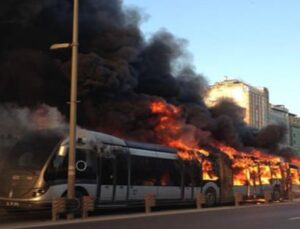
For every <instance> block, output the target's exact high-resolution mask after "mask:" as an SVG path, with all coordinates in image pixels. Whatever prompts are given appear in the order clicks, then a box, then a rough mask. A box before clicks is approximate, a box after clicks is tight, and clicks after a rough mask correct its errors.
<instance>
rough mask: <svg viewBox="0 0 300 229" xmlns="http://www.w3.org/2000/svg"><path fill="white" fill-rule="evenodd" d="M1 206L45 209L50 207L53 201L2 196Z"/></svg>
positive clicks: (5, 207) (21, 208) (20, 208)
mask: <svg viewBox="0 0 300 229" xmlns="http://www.w3.org/2000/svg"><path fill="white" fill-rule="evenodd" d="M0 208H4V209H12V210H13V209H15V210H17V209H19V210H43V209H45V210H46V209H50V208H51V203H49V202H40V201H32V200H19V199H13V200H12V199H2V198H0Z"/></svg>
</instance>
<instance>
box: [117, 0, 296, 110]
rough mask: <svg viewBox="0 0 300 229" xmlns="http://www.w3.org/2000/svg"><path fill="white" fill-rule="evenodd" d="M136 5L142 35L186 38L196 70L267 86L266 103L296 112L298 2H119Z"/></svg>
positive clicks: (212, 78) (211, 80) (216, 78)
mask: <svg viewBox="0 0 300 229" xmlns="http://www.w3.org/2000/svg"><path fill="white" fill-rule="evenodd" d="M123 2H124V5H125V6H136V7H138V8H140V9H141V11H142V12H143V14H144V15H146V17H145V20H144V21H143V22H142V24H141V28H142V31H143V32H144V33H145V35H146V36H151V34H153V33H155V32H156V31H158V30H160V29H162V28H164V29H166V30H168V31H169V32H171V33H173V34H174V35H175V36H176V37H179V38H184V39H186V40H187V41H188V46H187V48H188V50H189V52H190V53H191V54H192V56H193V63H194V65H195V67H196V69H197V72H198V73H202V74H203V75H204V76H205V77H206V79H207V80H208V82H209V83H210V84H213V83H215V82H216V81H220V80H223V79H224V76H229V78H236V79H240V80H243V81H245V82H246V83H249V84H251V85H253V86H264V87H267V88H268V89H269V92H270V102H271V103H273V104H284V105H285V106H286V107H287V108H288V109H289V110H290V112H292V113H296V114H298V115H300V102H299V101H298V99H300V96H299V95H298V94H300V78H299V76H300V13H299V12H300V1H298V0H160V1H154V0H123Z"/></svg>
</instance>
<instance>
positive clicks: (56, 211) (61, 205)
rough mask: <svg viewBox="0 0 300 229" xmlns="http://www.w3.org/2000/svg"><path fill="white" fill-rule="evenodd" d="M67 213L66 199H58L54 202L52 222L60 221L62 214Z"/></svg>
mask: <svg viewBox="0 0 300 229" xmlns="http://www.w3.org/2000/svg"><path fill="white" fill-rule="evenodd" d="M65 212H66V198H65V197H57V198H54V199H53V200H52V220H53V221H56V220H58V219H59V216H60V214H62V213H65Z"/></svg>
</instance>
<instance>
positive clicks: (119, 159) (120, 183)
mask: <svg viewBox="0 0 300 229" xmlns="http://www.w3.org/2000/svg"><path fill="white" fill-rule="evenodd" d="M128 158H129V154H128V153H126V152H123V151H120V152H116V169H117V171H116V188H115V189H116V190H115V196H114V200H115V201H126V200H127V199H128V187H129V186H128V183H129V176H128V174H129V172H128Z"/></svg>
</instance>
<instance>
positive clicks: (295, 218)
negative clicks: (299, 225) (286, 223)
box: [288, 216, 300, 220]
mask: <svg viewBox="0 0 300 229" xmlns="http://www.w3.org/2000/svg"><path fill="white" fill-rule="evenodd" d="M288 220H300V216H297V217H291V218H288Z"/></svg>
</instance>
